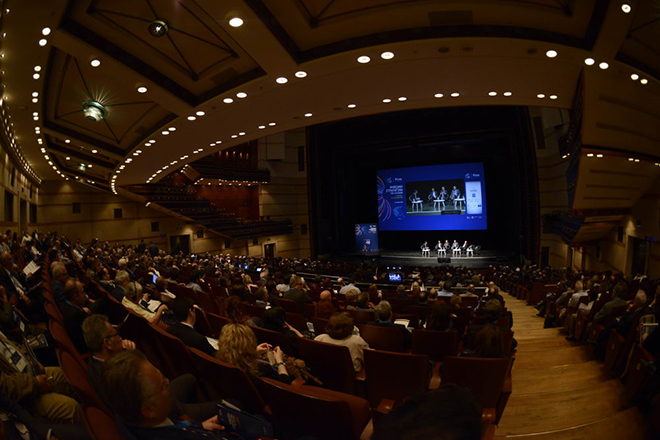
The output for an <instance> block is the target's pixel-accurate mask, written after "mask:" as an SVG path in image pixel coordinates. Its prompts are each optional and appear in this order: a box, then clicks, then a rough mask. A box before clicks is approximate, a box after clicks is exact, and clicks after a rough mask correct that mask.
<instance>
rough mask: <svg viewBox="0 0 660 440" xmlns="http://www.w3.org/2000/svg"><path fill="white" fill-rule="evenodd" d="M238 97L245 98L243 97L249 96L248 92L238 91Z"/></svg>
mask: <svg viewBox="0 0 660 440" xmlns="http://www.w3.org/2000/svg"><path fill="white" fill-rule="evenodd" d="M236 97H237V98H241V99H243V98H247V93H245V92H238V93H237V94H236Z"/></svg>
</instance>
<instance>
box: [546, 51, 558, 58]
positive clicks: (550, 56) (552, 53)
mask: <svg viewBox="0 0 660 440" xmlns="http://www.w3.org/2000/svg"><path fill="white" fill-rule="evenodd" d="M545 56H546V57H548V58H554V57H556V56H557V51H556V50H552V49H550V50H549V51H547V52H546V53H545Z"/></svg>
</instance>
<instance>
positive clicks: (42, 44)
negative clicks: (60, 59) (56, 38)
mask: <svg viewBox="0 0 660 440" xmlns="http://www.w3.org/2000/svg"><path fill="white" fill-rule="evenodd" d="M47 44H48V40H46V39H45V38H42V39H41V40H39V46H41V47H44V46H45V45H47Z"/></svg>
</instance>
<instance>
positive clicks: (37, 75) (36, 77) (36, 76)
mask: <svg viewBox="0 0 660 440" xmlns="http://www.w3.org/2000/svg"><path fill="white" fill-rule="evenodd" d="M40 77H41V75H39V74H38V73H35V74H34V75H32V78H34V79H39V78H40Z"/></svg>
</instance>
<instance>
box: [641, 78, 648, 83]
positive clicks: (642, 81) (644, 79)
mask: <svg viewBox="0 0 660 440" xmlns="http://www.w3.org/2000/svg"><path fill="white" fill-rule="evenodd" d="M639 82H640V83H642V84H648V83H649V80H648V79H646V78H642V79H640V80H639Z"/></svg>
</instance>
